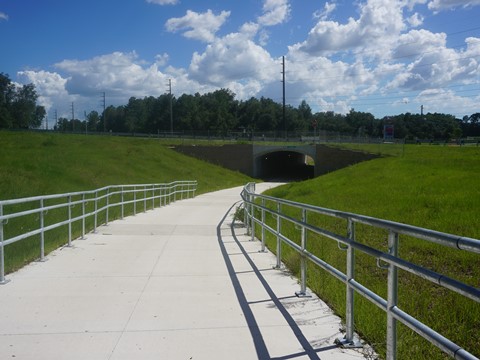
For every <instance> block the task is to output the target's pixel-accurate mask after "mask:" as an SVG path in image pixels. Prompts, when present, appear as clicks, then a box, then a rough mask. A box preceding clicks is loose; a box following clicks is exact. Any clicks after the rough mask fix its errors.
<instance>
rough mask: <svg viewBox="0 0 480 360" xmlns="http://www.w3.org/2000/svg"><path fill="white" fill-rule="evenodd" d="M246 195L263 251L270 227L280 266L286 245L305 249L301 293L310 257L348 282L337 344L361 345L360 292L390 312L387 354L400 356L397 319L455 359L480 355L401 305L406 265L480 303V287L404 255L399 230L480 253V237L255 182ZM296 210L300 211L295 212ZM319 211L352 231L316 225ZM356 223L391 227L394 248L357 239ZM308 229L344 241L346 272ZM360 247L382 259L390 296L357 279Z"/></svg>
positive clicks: (249, 221)
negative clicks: (303, 199)
mask: <svg viewBox="0 0 480 360" xmlns="http://www.w3.org/2000/svg"><path fill="white" fill-rule="evenodd" d="M241 196H242V199H243V204H244V209H245V211H244V216H245V218H244V222H245V224H246V226H247V230H248V233H251V236H252V240H254V238H255V236H256V234H255V232H256V228H257V229H258V228H260V234H259V236H258V237H259V239H260V240H261V242H262V251H264V250H265V238H266V236H265V235H266V234H265V232H266V231H268V232H269V233H270V234H272V235H273V236H274V237H276V256H277V260H276V261H277V267H278V268H279V267H280V265H281V261H282V260H281V259H282V244H285V245H287V246H289V247H290V248H291V249H293V250H294V251H296V252H298V253H299V254H300V277H301V279H300V290H299V291H298V292H297V295H298V296H302V295H305V294H306V278H307V266H306V263H307V260H309V261H310V262H312V263H313V264H316V265H317V266H319V267H320V268H322V269H323V270H325V271H326V272H328V273H329V274H330V275H332V276H334V277H335V278H337V279H338V280H340V281H342V282H343V283H345V285H346V321H345V322H346V334H345V337H344V338H341V339H337V341H336V342H337V343H340V344H341V345H343V346H345V347H358V346H361V345H360V343H359V341H358V339H356V338H355V337H354V312H355V303H354V293H358V294H360V295H361V296H363V297H364V298H366V299H367V300H369V301H370V302H372V303H373V304H375V305H376V306H377V307H379V308H380V309H382V310H383V311H385V312H386V314H387V334H386V339H387V340H386V342H387V359H389V360H392V359H396V356H397V321H400V322H401V323H403V324H404V325H406V326H407V327H409V328H410V329H412V330H413V331H415V332H416V333H418V334H419V335H421V336H422V337H423V338H425V339H426V340H428V341H429V342H430V343H432V344H434V345H435V346H436V347H438V348H440V349H441V350H442V351H444V352H445V353H447V354H448V355H449V356H451V357H454V358H455V359H477V357H475V356H474V355H472V354H471V353H469V352H468V351H466V350H465V349H463V348H462V347H461V346H459V345H457V344H455V343H454V342H452V341H450V340H449V339H447V338H445V337H444V336H442V335H441V334H439V333H438V332H436V331H435V330H433V329H431V328H430V327H428V326H427V325H426V324H424V323H422V322H421V321H420V320H418V319H416V318H415V317H413V316H412V315H410V314H408V313H407V312H405V311H403V310H402V309H401V308H400V307H399V305H398V270H399V269H401V270H404V271H407V272H409V273H411V274H413V275H415V276H418V277H421V278H422V279H424V280H428V281H430V282H432V283H434V284H436V285H439V286H441V287H444V288H446V289H449V290H451V291H453V292H455V293H458V294H461V295H463V296H465V297H467V298H469V299H472V300H473V301H476V302H478V303H480V289H478V288H475V287H472V286H469V285H467V284H464V283H462V282H460V281H457V280H455V279H452V278H449V277H448V276H446V275H443V274H440V273H437V272H435V271H432V270H430V269H428V268H424V267H422V266H420V265H418V264H414V263H411V262H408V261H406V260H404V259H402V258H401V257H400V256H399V254H398V248H399V235H407V236H409V237H413V238H416V239H419V240H424V241H430V242H434V243H436V244H439V245H442V246H446V247H449V248H454V249H457V250H458V249H459V250H463V251H468V252H473V253H477V254H480V240H478V239H472V238H467V237H461V236H457V235H451V234H446V233H441V232H437V231H433V230H429V229H424V228H419V227H415V226H411V225H406V224H401V223H397V222H392V221H387V220H382V219H377V218H372V217H367V216H362V215H358V214H353V213H348V212H342V211H336V210H331V209H326V208H321V207H317V206H312V205H306V204H302V203H298V202H293V201H289V200H283V199H278V198H273V197H270V196H265V195H261V194H256V193H255V184H254V183H249V184H247V185H246V186H245V188H244V189H243V191H242V194H241ZM267 205H268V206H267ZM292 209H297V210H296V211H292ZM286 210H290V211H286ZM287 212H288V214H287ZM292 213H297V214H298V213H299V214H300V215H293V216H292V215H291V214H292ZM266 214H269V215H270V216H269V218H270V224H269V223H267V221H266ZM313 214H321V215H326V216H328V217H334V218H341V219H344V220H346V223H347V232H346V233H347V236H344V235H341V234H337V233H334V232H331V231H329V230H326V229H324V228H322V227H319V226H318V225H316V224H314V223H313V221H311V220H310V219H311V218H313V216H311V215H313ZM272 217H273V220H272ZM288 223H290V224H293V225H294V226H295V228H296V229H297V230H300V239H298V238H297V239H295V238H293V237H292V236H290V237H289V236H288V235H287V232H286V231H284V230H285V227H286V225H287V224H288ZM356 224H365V225H369V226H371V227H375V228H380V229H383V230H386V231H387V232H388V251H387V252H385V251H382V250H380V249H376V248H373V247H370V246H368V245H365V244H364V243H361V242H358V241H356V231H355V225H356ZM308 234H318V235H320V236H321V237H322V239H324V238H325V239H329V240H332V241H335V242H337V243H338V247H339V248H340V249H341V250H345V251H346V266H345V268H346V273H344V272H343V271H341V270H340V269H338V268H337V267H335V266H334V265H332V264H329V263H327V262H326V261H324V260H322V259H321V258H319V257H318V256H317V255H316V254H314V253H312V252H310V251H308V250H307V242H308V236H307V235H308ZM357 250H358V251H360V252H362V253H364V254H367V255H369V256H370V257H373V258H374V259H375V260H376V262H377V266H378V267H380V268H383V269H386V270H387V271H388V276H387V284H386V285H387V289H388V290H387V298H386V299H384V298H383V297H381V296H380V295H378V294H377V293H375V292H374V291H373V290H371V289H369V288H368V287H366V286H365V285H363V284H361V283H360V282H359V281H357V279H356V273H355V257H356V256H355V252H356V251H357ZM477 360H478V359H477Z"/></svg>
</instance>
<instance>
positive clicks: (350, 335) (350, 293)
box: [339, 219, 362, 348]
mask: <svg viewBox="0 0 480 360" xmlns="http://www.w3.org/2000/svg"><path fill="white" fill-rule="evenodd" d="M347 237H348V239H349V240H351V241H355V223H354V222H353V220H352V219H348V227H347ZM346 250H347V278H346V283H347V284H346V285H347V286H346V288H347V290H346V293H347V294H346V309H345V317H346V320H345V323H346V324H345V325H346V334H345V338H344V339H341V340H340V339H339V341H340V343H341V344H342V345H343V346H344V347H347V348H355V347H362V344H361V343H360V341H358V340H357V339H355V334H354V331H355V322H354V320H355V311H354V305H355V302H354V294H355V290H354V288H353V287H352V286H351V284H350V281H351V280H353V279H355V249H354V248H353V247H352V246H351V245H348V246H347V249H346Z"/></svg>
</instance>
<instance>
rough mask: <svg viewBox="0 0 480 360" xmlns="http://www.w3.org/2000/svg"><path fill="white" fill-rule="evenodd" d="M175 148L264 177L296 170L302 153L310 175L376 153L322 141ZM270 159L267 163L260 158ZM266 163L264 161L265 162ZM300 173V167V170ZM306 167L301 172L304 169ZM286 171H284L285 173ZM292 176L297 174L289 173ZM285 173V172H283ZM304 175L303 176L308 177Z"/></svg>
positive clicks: (332, 169) (326, 171)
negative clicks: (308, 161) (311, 163)
mask: <svg viewBox="0 0 480 360" xmlns="http://www.w3.org/2000/svg"><path fill="white" fill-rule="evenodd" d="M175 150H176V151H178V152H180V153H183V154H185V155H188V156H192V157H195V158H197V159H201V160H205V161H208V162H210V163H213V164H216V165H220V166H223V167H225V168H227V169H230V170H234V171H239V172H241V173H244V174H246V175H249V176H251V177H254V178H265V174H266V172H268V171H273V170H274V169H276V170H282V169H283V170H285V171H287V172H288V171H289V170H290V171H296V172H299V163H300V162H302V161H303V162H304V160H303V159H304V158H305V155H308V156H310V157H311V158H312V159H313V160H314V162H315V168H314V170H313V175H312V176H308V177H313V176H315V177H316V176H320V175H323V174H326V173H329V172H332V171H335V170H338V169H342V168H344V167H347V166H350V165H353V164H357V163H359V162H362V161H367V160H371V159H374V158H377V157H379V156H378V155H375V154H369V153H364V152H360V151H351V150H342V149H338V148H334V147H330V146H326V145H303V146H261V145H247V144H242V145H222V146H190V145H181V146H176V147H175ZM269 154H270V159H273V160H272V162H271V163H267V162H266V161H263V162H262V158H263V159H265V158H267V157H269ZM267 164H268V165H267ZM300 172H302V173H303V171H300ZM307 172H308V171H306V172H305V173H307ZM286 175H288V174H286ZM290 175H291V176H290V177H291V178H296V176H298V173H297V174H290ZM286 177H289V176H286ZM308 177H306V178H308Z"/></svg>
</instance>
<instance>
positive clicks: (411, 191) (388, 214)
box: [257, 145, 480, 359]
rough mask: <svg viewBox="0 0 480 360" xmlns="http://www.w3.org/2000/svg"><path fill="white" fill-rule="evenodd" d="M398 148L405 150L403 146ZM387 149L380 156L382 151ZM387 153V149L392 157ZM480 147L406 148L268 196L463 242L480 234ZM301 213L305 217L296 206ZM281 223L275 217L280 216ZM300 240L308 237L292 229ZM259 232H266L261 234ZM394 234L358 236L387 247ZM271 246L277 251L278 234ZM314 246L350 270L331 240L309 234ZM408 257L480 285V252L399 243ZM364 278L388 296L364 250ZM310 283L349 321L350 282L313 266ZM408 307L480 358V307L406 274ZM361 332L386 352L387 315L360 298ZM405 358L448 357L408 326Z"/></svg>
mask: <svg viewBox="0 0 480 360" xmlns="http://www.w3.org/2000/svg"><path fill="white" fill-rule="evenodd" d="M396 151H398V150H396ZM379 152H381V151H379ZM387 152H388V151H387ZM479 174H480V148H474V147H469V148H466V147H448V146H440V147H439V146H416V145H407V146H406V147H405V148H404V149H402V151H401V153H400V155H398V156H395V157H392V156H389V157H385V158H380V159H376V160H372V161H369V162H365V163H361V164H357V165H355V166H351V167H348V168H346V169H343V170H340V171H337V172H334V173H330V174H328V175H325V176H322V177H319V178H316V179H312V180H309V181H305V182H302V183H292V184H288V185H285V186H282V187H279V188H275V189H272V190H270V191H269V193H268V194H269V195H271V196H275V197H282V198H286V199H290V200H294V201H298V202H303V203H308V204H314V205H317V206H322V207H326V208H332V209H337V210H343V211H348V212H354V213H359V214H364V215H368V216H373V217H378V218H383V219H388V220H394V221H398V222H403V223H407V224H412V225H417V226H421V227H426V228H430V229H433V230H438V231H442V232H447V233H453V234H458V235H461V236H467V237H473V238H477V239H478V238H480V227H479V226H478V224H479V223H480V187H479V185H478V179H479V178H478V176H479ZM289 211H290V212H291V213H292V215H295V216H297V217H298V216H299V213H298V210H297V213H295V211H293V210H289ZM310 220H311V221H313V222H314V223H316V224H318V225H321V226H323V227H325V228H327V229H329V230H331V231H335V232H337V233H340V234H343V235H346V228H347V224H346V223H345V222H344V221H341V220H338V219H337V220H332V219H330V218H326V217H324V216H323V217H321V216H312V218H311V219H310ZM272 221H273V223H275V222H274V220H273V219H272ZM285 231H287V232H289V233H290V235H291V236H293V237H296V238H297V239H299V234H300V233H299V231H298V230H297V229H294V228H288V227H287V226H285ZM257 233H258V232H257ZM386 239H387V233H386V232H385V231H379V230H375V229H372V228H370V227H368V226H364V225H357V240H358V241H360V242H363V243H365V244H368V245H370V246H372V247H376V248H378V249H380V250H383V251H386V250H387V242H386ZM268 243H269V246H270V248H271V249H272V250H274V249H275V240H274V238H273V236H270V237H269V240H268ZM308 244H309V245H308V250H309V251H311V252H313V253H315V254H317V255H318V256H319V257H320V258H322V259H324V260H326V261H328V262H330V263H332V264H333V265H335V266H336V267H337V268H339V269H340V270H342V271H345V256H346V254H345V252H344V251H341V250H339V249H338V247H337V244H336V243H335V242H333V241H331V240H328V239H326V238H321V237H318V236H314V235H313V234H309V242H308ZM399 254H400V256H401V257H403V258H404V259H406V260H408V261H412V262H415V263H418V264H420V265H422V266H425V267H428V268H430V269H432V270H434V271H438V272H440V273H443V274H446V275H448V276H450V277H453V278H455V279H458V280H460V281H463V282H465V283H467V284H469V285H471V286H474V287H477V288H480V256H479V255H478V254H470V253H467V252H464V251H459V250H455V249H452V248H444V247H442V246H439V245H435V244H432V243H428V242H424V241H420V240H415V239H412V238H409V237H406V236H401V237H400V252H399ZM283 255H284V261H285V262H286V263H287V265H289V266H290V267H291V269H292V270H293V271H294V272H298V255H296V254H294V253H292V251H289V250H288V249H286V248H284V254H283ZM356 271H357V272H356V278H357V280H358V281H360V282H361V283H363V284H365V285H366V286H368V287H370V288H371V289H373V290H374V291H375V292H377V293H378V294H379V295H381V296H383V297H385V298H386V294H387V289H386V286H385V284H386V275H387V274H386V270H382V269H379V268H378V267H377V266H376V262H375V259H370V258H369V257H368V256H366V255H364V254H362V253H360V252H358V251H357V259H356ZM308 272H309V279H308V282H309V286H310V287H311V288H312V289H313V290H314V291H315V292H316V293H318V294H319V295H320V296H321V297H322V298H323V299H324V300H326V301H327V302H328V303H329V304H330V305H331V306H332V307H333V308H334V309H335V311H336V312H337V313H339V314H340V315H341V316H344V314H345V285H344V284H342V283H341V282H339V281H337V280H335V279H334V278H333V277H331V276H330V275H328V274H326V273H325V272H324V271H323V270H319V269H316V268H315V267H314V266H313V265H310V266H309V267H308ZM399 296H400V299H399V306H400V308H402V309H404V310H405V311H407V312H409V313H410V314H412V315H414V316H415V317H418V318H419V319H420V320H421V321H423V322H425V323H426V324H427V325H429V326H430V327H432V328H433V329H435V330H436V331H438V332H440V333H441V334H443V335H444V336H446V337H447V338H450V339H451V340H452V341H454V342H456V343H457V344H459V345H461V346H463V347H465V348H466V349H467V350H468V351H470V352H471V353H473V354H475V355H476V356H480V349H479V347H478V339H480V306H479V304H478V303H476V302H474V301H472V300H468V299H465V298H464V297H462V296H457V295H452V294H451V293H450V291H448V290H445V289H444V288H441V287H438V286H435V285H432V284H430V283H429V282H427V281H425V280H422V279H419V278H417V277H414V276H413V275H410V274H408V273H406V272H404V271H400V285H399ZM356 304H357V306H358V308H357V309H356V315H355V325H356V330H357V331H358V332H360V333H361V334H363V335H364V336H365V337H366V338H367V340H368V341H369V342H371V343H372V344H373V345H375V347H376V349H377V351H378V352H379V353H380V354H381V355H382V356H384V355H385V346H386V345H385V334H386V316H385V314H384V312H383V311H381V310H379V309H377V308H376V306H375V305H372V304H370V303H369V302H368V301H367V300H364V299H363V298H362V297H361V296H360V295H358V294H357V296H356ZM398 340H399V344H398V346H399V350H398V358H399V359H442V358H445V357H446V356H445V355H444V354H443V353H442V352H441V351H439V350H437V349H436V348H435V347H434V346H432V345H430V344H428V343H427V342H426V341H425V340H423V339H422V338H421V337H420V336H418V335H416V334H415V333H413V332H412V331H411V330H409V329H407V328H406V327H405V326H403V325H399V335H398Z"/></svg>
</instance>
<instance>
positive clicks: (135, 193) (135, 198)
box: [133, 186, 137, 215]
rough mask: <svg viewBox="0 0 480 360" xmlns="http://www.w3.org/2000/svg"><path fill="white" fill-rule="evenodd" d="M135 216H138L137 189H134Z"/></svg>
mask: <svg viewBox="0 0 480 360" xmlns="http://www.w3.org/2000/svg"><path fill="white" fill-rule="evenodd" d="M133 215H137V187H136V186H134V187H133Z"/></svg>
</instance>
